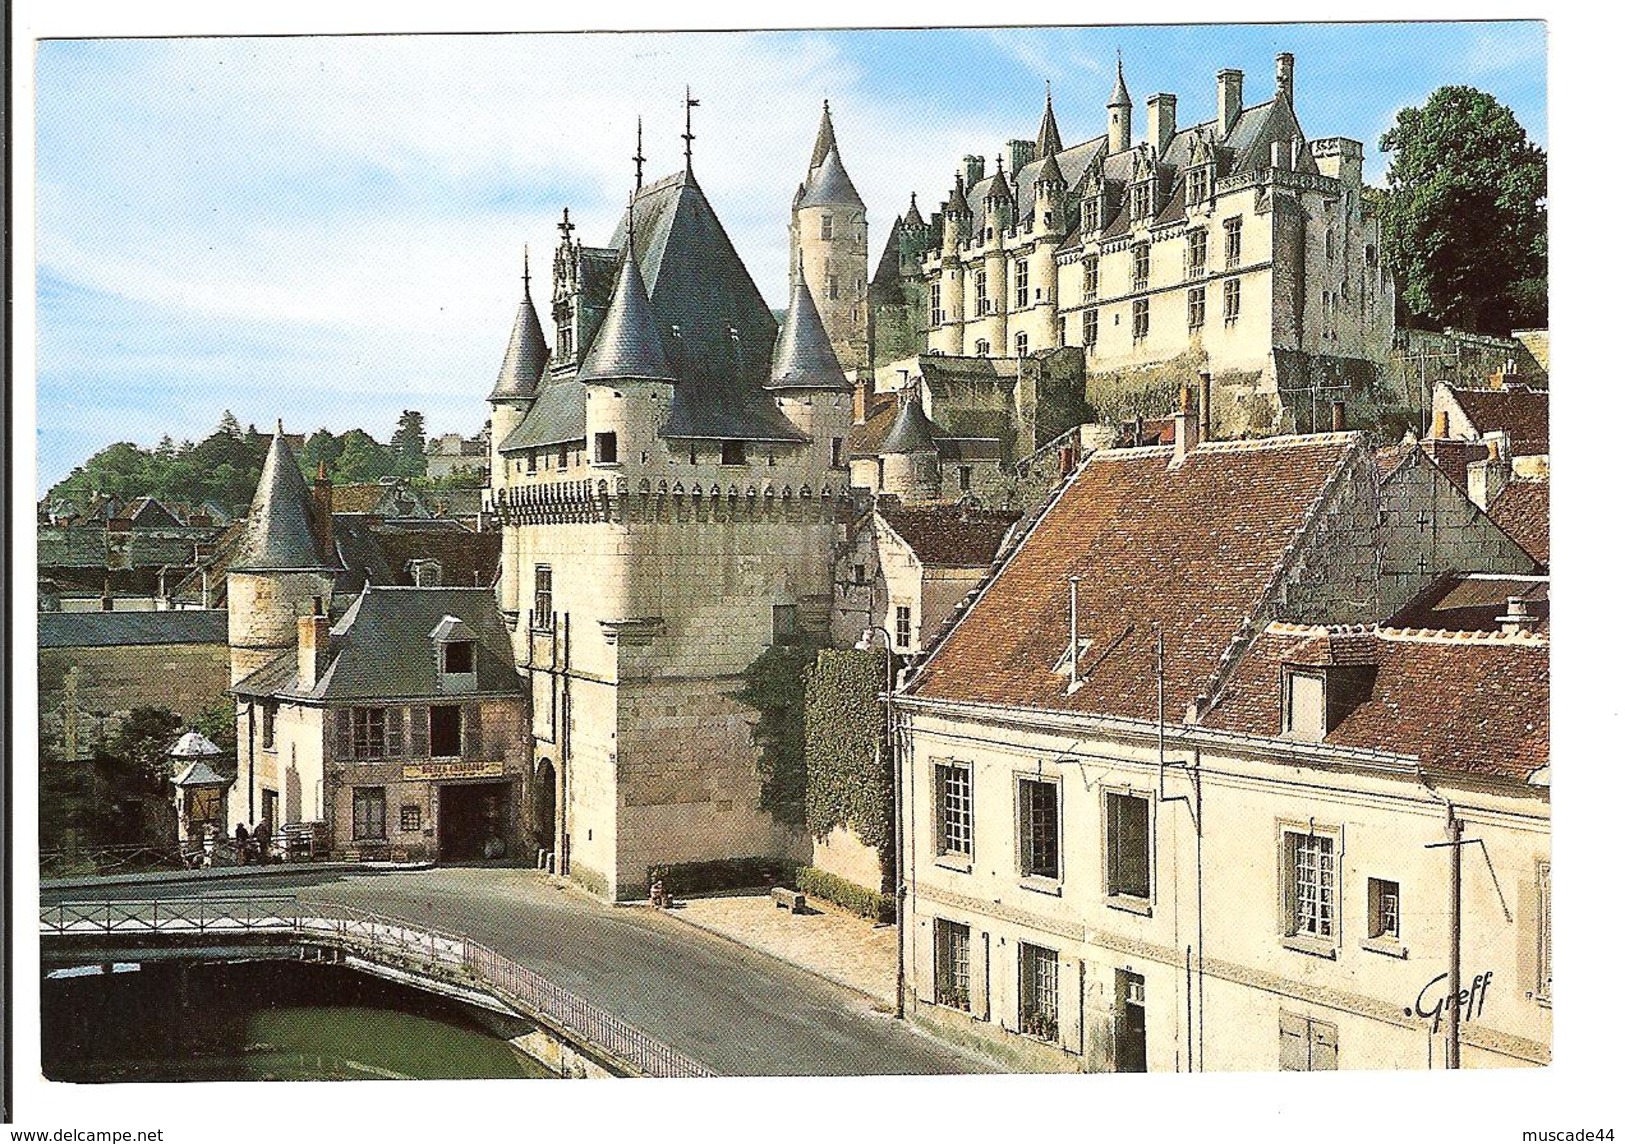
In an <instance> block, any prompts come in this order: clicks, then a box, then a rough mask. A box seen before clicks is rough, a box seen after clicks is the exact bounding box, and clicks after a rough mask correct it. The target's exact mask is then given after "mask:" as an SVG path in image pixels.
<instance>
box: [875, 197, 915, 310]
mask: <svg viewBox="0 0 1625 1144" xmlns="http://www.w3.org/2000/svg"><path fill="white" fill-rule="evenodd" d="M906 225H907V223H906V222H905V221H904V220H903V219H902V218H899V219H897V221H895V222H893V223H892V224H891V233H890V234H889V235H887V236H886V248H885V249H884V250H882V251H881V252H880V261H879V263H877V264H876V265H875V276H874V278H873V279H871V280H870V282H869V305H871V306H906V305H907V304H908V296H907V295H906V294H904V293H903V278H902V258H903V233H902V232H903V227H904V226H906Z"/></svg>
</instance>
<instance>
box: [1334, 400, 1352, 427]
mask: <svg viewBox="0 0 1625 1144" xmlns="http://www.w3.org/2000/svg"><path fill="white" fill-rule="evenodd" d="M1347 428H1348V406H1346V405H1345V404H1344V403H1343V402H1341V401H1334V402H1332V432H1333V433H1341V432H1343V431H1344V430H1345V429H1347Z"/></svg>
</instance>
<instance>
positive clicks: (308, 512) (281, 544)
mask: <svg viewBox="0 0 1625 1144" xmlns="http://www.w3.org/2000/svg"><path fill="white" fill-rule="evenodd" d="M315 521H316V507H315V504H314V503H313V502H312V501H311V499H310V489H309V488H307V487H306V485H305V478H304V476H303V475H301V474H300V472H299V463H298V462H297V461H295V460H294V457H293V449H292V448H291V447H290V446H289V445H288V439H287V438H286V437H284V436H283V435H282V425H281V423H280V422H278V424H277V430H276V435H275V436H273V437H272V438H271V449H270V451H269V452H268V453H266V455H265V468H264V469H263V470H262V471H261V472H260V483H259V487H258V488H256V489H255V490H254V501H253V503H252V504H250V505H249V506H248V519H247V520H245V521H244V522H243V545H242V548H241V549H239V550H238V553H237V561H236V563H235V564H233V565H232V570H233V571H237V572H316V571H329V570H331V569H332V568H333V562H332V561H331V560H328V559H326V558H325V557H324V556H323V555H322V550H321V547H320V545H318V544H317V542H316V527H315Z"/></svg>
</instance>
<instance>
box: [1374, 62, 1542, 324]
mask: <svg viewBox="0 0 1625 1144" xmlns="http://www.w3.org/2000/svg"><path fill="white" fill-rule="evenodd" d="M1381 147H1382V149H1383V150H1384V151H1386V152H1389V153H1390V154H1391V155H1392V156H1393V158H1392V159H1391V160H1390V162H1389V167H1388V186H1387V188H1386V189H1385V190H1384V191H1383V193H1382V194H1380V195H1379V196H1378V217H1379V218H1380V219H1381V222H1382V229H1383V246H1384V249H1385V252H1386V254H1387V258H1388V264H1389V266H1390V267H1391V268H1392V269H1393V272H1394V279H1395V286H1396V288H1397V291H1398V295H1399V301H1400V304H1401V306H1402V308H1403V310H1404V311H1405V312H1407V313H1408V314H1409V315H1411V316H1412V317H1413V318H1415V319H1418V320H1419V322H1420V324H1431V325H1451V326H1456V327H1458V328H1461V329H1465V330H1471V331H1476V332H1483V333H1498V334H1503V335H1504V334H1506V333H1508V332H1510V331H1511V330H1512V329H1514V328H1521V327H1544V326H1545V325H1546V153H1545V152H1544V151H1542V150H1541V149H1540V148H1539V147H1536V146H1535V145H1534V144H1533V143H1531V142H1530V141H1529V137H1528V135H1527V134H1526V133H1525V131H1524V129H1523V127H1522V126H1520V125H1519V123H1518V121H1517V119H1515V118H1514V117H1513V115H1512V112H1511V111H1510V110H1508V109H1507V108H1506V107H1505V106H1503V105H1502V104H1501V103H1499V102H1498V101H1497V100H1496V99H1495V97H1494V96H1491V95H1488V94H1486V93H1485V92H1482V91H1478V90H1477V89H1475V88H1471V87H1442V88H1440V89H1439V90H1438V91H1435V92H1434V93H1433V94H1432V95H1431V96H1429V97H1428V101H1427V103H1426V104H1424V105H1423V106H1422V107H1420V108H1416V107H1407V108H1405V109H1404V110H1402V111H1401V112H1400V113H1399V117H1398V121H1397V122H1396V123H1395V124H1394V126H1393V127H1391V128H1389V129H1388V131H1386V132H1385V133H1384V134H1383V136H1382V140H1381Z"/></svg>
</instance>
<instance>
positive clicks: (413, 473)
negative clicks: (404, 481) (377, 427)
mask: <svg viewBox="0 0 1625 1144" xmlns="http://www.w3.org/2000/svg"><path fill="white" fill-rule="evenodd" d="M428 449H429V446H428V442H427V440H426V439H425V438H424V436H423V414H421V413H419V412H418V411H417V410H415V409H406V410H402V411H401V419H400V420H399V421H398V422H396V424H395V435H394V436H393V437H391V438H390V439H389V451H390V453H391V454H392V455H393V456H394V458H395V475H396V476H398V477H421V476H422V475H423V474H424V473H426V472H427V471H428V469H429V458H428Z"/></svg>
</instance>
